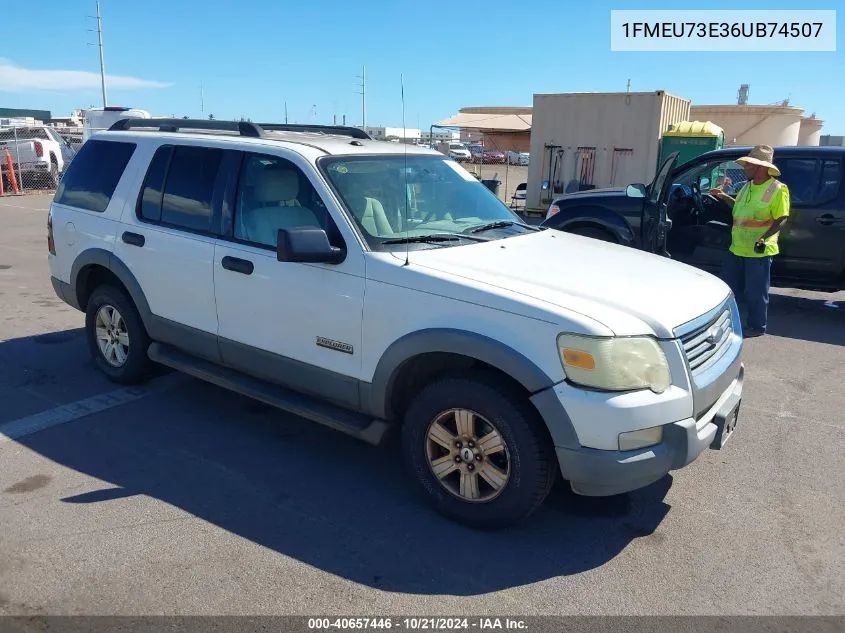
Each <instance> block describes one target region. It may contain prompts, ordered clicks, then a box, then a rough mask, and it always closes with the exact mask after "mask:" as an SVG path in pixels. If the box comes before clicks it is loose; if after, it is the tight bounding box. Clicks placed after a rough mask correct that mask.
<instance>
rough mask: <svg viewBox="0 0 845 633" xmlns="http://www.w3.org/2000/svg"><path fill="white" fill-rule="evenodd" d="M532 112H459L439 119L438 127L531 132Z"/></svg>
mask: <svg viewBox="0 0 845 633" xmlns="http://www.w3.org/2000/svg"><path fill="white" fill-rule="evenodd" d="M532 116H533V115H531V114H497V113H493V112H484V113H476V112H459V113H458V114H456V115H455V116H452V117H449V118H448V119H443V120H442V121H438V122H437V123H435V124H434V125H435V126H437V127H459V128H464V129H469V130H483V131H490V132H530V131H531V118H532Z"/></svg>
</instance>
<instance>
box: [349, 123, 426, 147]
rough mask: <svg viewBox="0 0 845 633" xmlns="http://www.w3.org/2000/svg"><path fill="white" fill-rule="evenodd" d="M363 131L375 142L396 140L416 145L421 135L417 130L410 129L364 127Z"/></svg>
mask: <svg viewBox="0 0 845 633" xmlns="http://www.w3.org/2000/svg"><path fill="white" fill-rule="evenodd" d="M363 129H364V131H365V132H366V133H367V134H369V135H370V136H372V137H373V138H374V139H376V140H377V141H383V140H385V139H397V140H399V141H405V142H411V143H417V142H419V140H420V138H421V136H422V133H421V132H420V130H418V129H417V128H412V127H406V128H401V127H371V126H365V127H364V128H363Z"/></svg>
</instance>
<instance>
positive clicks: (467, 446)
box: [426, 409, 511, 502]
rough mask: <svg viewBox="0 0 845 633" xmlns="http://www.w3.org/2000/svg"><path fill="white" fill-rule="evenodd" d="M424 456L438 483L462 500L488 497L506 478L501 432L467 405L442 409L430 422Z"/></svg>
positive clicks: (507, 455)
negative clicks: (466, 406)
mask: <svg viewBox="0 0 845 633" xmlns="http://www.w3.org/2000/svg"><path fill="white" fill-rule="evenodd" d="M426 457H427V459H428V465H429V467H430V468H431V472H432V473H433V474H434V476H435V477H436V478H437V480H438V482H440V485H441V486H442V487H443V488H444V489H445V490H446V491H447V492H449V493H450V494H452V495H454V496H455V497H458V498H459V499H461V500H462V501H468V502H486V501H491V500H492V499H495V498H496V497H498V496H499V494H501V493H502V491H504V489H505V487H506V486H507V483H508V481H509V480H510V474H511V460H510V453H509V451H508V447H507V444H506V443H505V440H504V438H503V437H502V434H501V433H500V432H499V430H498V429H497V428H496V427H495V426H494V425H493V424H492V423H491V422H490V421H489V420H487V419H486V418H485V417H484V416H482V415H481V414H479V413H476V412H475V411H470V410H469V409H450V410H448V411H444V412H443V413H441V414H440V415H438V416H437V417H436V418H435V419H434V420H433V421H432V422H431V424H430V425H429V427H428V431H427V433H426Z"/></svg>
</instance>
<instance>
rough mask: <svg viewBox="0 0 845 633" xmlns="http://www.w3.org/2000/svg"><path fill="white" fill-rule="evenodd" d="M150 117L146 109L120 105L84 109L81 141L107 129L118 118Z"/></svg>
mask: <svg viewBox="0 0 845 633" xmlns="http://www.w3.org/2000/svg"><path fill="white" fill-rule="evenodd" d="M128 118H133V119H151V118H152V115H151V114H150V113H149V112H147V111H146V110H139V109H137V108H124V107H122V106H107V107H105V108H91V109H90V110H86V111H85V122H84V124H83V127H82V142H83V143H84V142H85V141H87V140H88V138H89V137H90V136H91V135H92V134H94V133H95V132H99V131H101V130H108V129H109V128H110V127H111V126H112V125H114V124H115V123H117V122H118V121H119V120H120V119H128Z"/></svg>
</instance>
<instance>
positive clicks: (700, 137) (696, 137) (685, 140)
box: [657, 121, 725, 169]
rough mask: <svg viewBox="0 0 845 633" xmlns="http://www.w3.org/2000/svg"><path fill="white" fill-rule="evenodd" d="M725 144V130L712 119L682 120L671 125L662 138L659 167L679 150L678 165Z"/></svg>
mask: <svg viewBox="0 0 845 633" xmlns="http://www.w3.org/2000/svg"><path fill="white" fill-rule="evenodd" d="M724 146H725V131H724V130H723V129H722V128H720V127H719V126H718V125H716V124H715V123H712V122H710V121H681V122H680V123H675V124H674V125H670V126H669V129H668V130H667V131H666V132H664V133H663V137H662V138H661V139H660V158H659V160H658V162H657V166H658V169H659V168H660V165H662V164H663V161H665V160H666V157H667V156H669V154H671V153H672V152H678V165H682V164H684V163H685V162H687V161H688V160H692V159H693V158H695V157H696V156H701V155H702V154H704V153H705V152H709V151H712V150H714V149H721V148H722V147H724Z"/></svg>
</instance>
